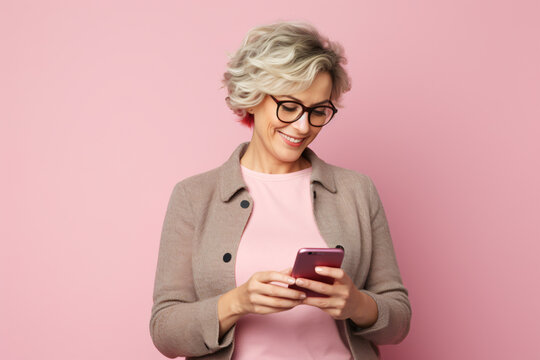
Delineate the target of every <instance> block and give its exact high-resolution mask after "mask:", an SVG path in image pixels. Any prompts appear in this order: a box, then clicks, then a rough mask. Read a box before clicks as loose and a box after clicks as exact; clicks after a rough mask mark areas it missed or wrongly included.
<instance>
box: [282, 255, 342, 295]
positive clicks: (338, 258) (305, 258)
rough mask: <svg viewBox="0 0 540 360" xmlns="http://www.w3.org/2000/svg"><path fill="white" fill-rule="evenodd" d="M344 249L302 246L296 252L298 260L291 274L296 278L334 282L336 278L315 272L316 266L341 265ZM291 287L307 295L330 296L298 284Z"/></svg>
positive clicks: (327, 282) (337, 266) (290, 286)
mask: <svg viewBox="0 0 540 360" xmlns="http://www.w3.org/2000/svg"><path fill="white" fill-rule="evenodd" d="M343 256H344V252H343V249H340V248H336V249H332V248H301V249H300V250H298V253H297V254H296V260H295V261H294V266H293V269H292V273H291V276H292V277H294V278H299V277H301V278H305V279H310V280H315V281H320V282H324V283H326V284H333V283H334V278H332V277H329V276H323V275H319V274H317V273H316V272H315V266H330V267H336V268H339V267H341V263H342V261H343ZM289 288H291V289H294V290H299V291H303V292H304V293H305V294H306V296H313V297H328V296H327V295H323V294H320V293H318V292H315V291H311V290H308V289H306V288H302V287H300V286H297V285H296V284H293V285H289Z"/></svg>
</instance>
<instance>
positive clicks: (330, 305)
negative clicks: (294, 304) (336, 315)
mask: <svg viewBox="0 0 540 360" xmlns="http://www.w3.org/2000/svg"><path fill="white" fill-rule="evenodd" d="M302 304H306V305H311V306H316V307H318V308H320V309H341V308H343V306H344V301H343V299H339V298H333V297H313V296H310V297H308V298H305V299H304V300H303V301H302Z"/></svg>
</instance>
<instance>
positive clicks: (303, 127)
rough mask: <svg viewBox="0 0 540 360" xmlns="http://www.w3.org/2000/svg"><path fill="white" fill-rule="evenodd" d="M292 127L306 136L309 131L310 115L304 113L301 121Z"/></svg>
mask: <svg viewBox="0 0 540 360" xmlns="http://www.w3.org/2000/svg"><path fill="white" fill-rule="evenodd" d="M292 126H293V127H294V128H295V129H297V130H298V132H300V133H302V134H305V133H307V132H308V131H309V121H308V114H307V112H304V113H303V114H302V116H301V117H300V119H298V120H296V121H295V122H293V123H292Z"/></svg>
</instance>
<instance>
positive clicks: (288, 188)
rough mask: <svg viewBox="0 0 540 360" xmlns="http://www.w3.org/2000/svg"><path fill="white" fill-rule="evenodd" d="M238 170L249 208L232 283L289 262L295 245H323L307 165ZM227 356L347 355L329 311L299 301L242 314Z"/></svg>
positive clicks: (347, 350)
mask: <svg viewBox="0 0 540 360" xmlns="http://www.w3.org/2000/svg"><path fill="white" fill-rule="evenodd" d="M241 169H242V175H243V177H244V181H245V182H246V185H247V186H248V191H249V194H250V195H251V197H252V199H253V209H252V213H251V216H250V218H249V221H248V224H247V226H246V228H245V230H244V233H243V235H242V239H241V241H240V245H239V248H238V252H237V256H236V273H235V276H236V285H237V286H238V285H242V284H243V283H245V282H246V281H247V280H248V279H249V278H250V277H251V276H252V275H253V274H254V273H255V272H257V271H268V270H275V271H280V270H284V269H286V268H288V267H292V266H293V264H294V259H295V257H296V253H297V251H298V249H300V248H301V247H328V245H327V244H326V242H325V241H324V239H323V238H322V237H321V235H320V233H319V230H318V228H317V224H316V223H315V218H314V215H313V209H312V203H311V193H310V177H311V170H312V169H311V167H309V168H307V169H304V170H300V171H296V172H292V173H287V174H266V173H260V172H256V171H253V170H250V169H248V168H246V167H244V166H241ZM284 286H285V285H284ZM233 359H234V360H242V359H249V360H252V359H280V360H283V359H294V360H298V359H336V360H339V359H346V360H351V359H352V356H351V353H350V351H349V349H348V346H347V345H345V344H344V343H343V341H342V340H341V337H340V335H339V331H338V329H337V326H336V323H335V322H334V320H333V319H332V317H331V316H330V315H328V314H327V313H325V312H324V311H322V310H321V309H319V308H317V307H314V306H309V305H299V306H296V307H295V308H293V309H291V310H287V311H282V312H279V313H274V314H268V315H256V314H250V315H246V316H243V317H242V318H241V319H240V320H239V321H238V322H237V325H236V330H235V348H234V354H233Z"/></svg>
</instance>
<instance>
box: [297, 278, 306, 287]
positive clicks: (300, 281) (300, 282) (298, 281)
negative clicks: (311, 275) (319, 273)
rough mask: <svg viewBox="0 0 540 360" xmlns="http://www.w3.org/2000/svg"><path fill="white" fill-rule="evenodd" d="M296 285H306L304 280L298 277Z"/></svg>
mask: <svg viewBox="0 0 540 360" xmlns="http://www.w3.org/2000/svg"><path fill="white" fill-rule="evenodd" d="M296 285H300V286H302V285H304V281H303V280H300V279H296Z"/></svg>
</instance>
